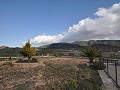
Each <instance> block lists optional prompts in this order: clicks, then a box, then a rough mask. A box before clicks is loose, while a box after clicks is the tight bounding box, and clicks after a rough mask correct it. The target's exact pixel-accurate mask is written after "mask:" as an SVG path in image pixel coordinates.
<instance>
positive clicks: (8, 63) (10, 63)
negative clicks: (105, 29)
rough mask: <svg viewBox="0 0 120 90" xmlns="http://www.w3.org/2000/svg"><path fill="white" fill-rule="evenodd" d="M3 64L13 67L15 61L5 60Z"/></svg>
mask: <svg viewBox="0 0 120 90" xmlns="http://www.w3.org/2000/svg"><path fill="white" fill-rule="evenodd" d="M3 65H8V66H10V67H13V63H12V62H5V63H4V64H3Z"/></svg>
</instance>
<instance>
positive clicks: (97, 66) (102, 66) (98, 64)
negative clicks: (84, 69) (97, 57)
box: [91, 61, 106, 70]
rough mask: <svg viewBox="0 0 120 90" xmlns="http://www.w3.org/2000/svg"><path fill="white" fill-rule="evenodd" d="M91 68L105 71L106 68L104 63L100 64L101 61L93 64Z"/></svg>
mask: <svg viewBox="0 0 120 90" xmlns="http://www.w3.org/2000/svg"><path fill="white" fill-rule="evenodd" d="M91 67H92V68H93V69H95V70H104V69H105V68H106V66H105V65H104V63H103V62H100V61H98V62H95V63H93V65H92V66H91Z"/></svg>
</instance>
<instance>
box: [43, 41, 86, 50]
mask: <svg viewBox="0 0 120 90" xmlns="http://www.w3.org/2000/svg"><path fill="white" fill-rule="evenodd" d="M43 47H44V46H42V48H43ZM45 48H46V49H65V50H68V49H81V48H84V46H80V45H79V44H73V43H52V44H50V45H47V46H46V47H45Z"/></svg>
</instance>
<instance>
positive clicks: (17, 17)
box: [0, 0, 120, 47]
mask: <svg viewBox="0 0 120 90" xmlns="http://www.w3.org/2000/svg"><path fill="white" fill-rule="evenodd" d="M119 2H120V1H119V0H0V45H6V46H11V47H16V46H22V42H25V41H27V40H28V39H32V41H33V42H34V43H33V45H35V43H37V41H34V39H35V37H38V36H39V37H40V36H42V35H44V36H58V35H59V34H62V35H63V33H64V32H68V31H69V27H73V25H75V24H77V23H78V22H79V21H81V20H83V19H86V18H88V17H90V18H91V19H95V18H97V17H98V16H96V15H95V13H96V12H97V10H98V8H100V7H104V8H109V7H112V5H113V4H115V3H119ZM71 37H72V36H71ZM48 38H49V37H48ZM56 38H57V37H56ZM43 39H44V38H43ZM38 40H39V39H38ZM76 40H77V39H76ZM80 40H82V39H80ZM63 41H65V40H63ZM51 43H52V42H51ZM43 44H44V43H43ZM46 44H47V43H46ZM48 44H49V43H48ZM39 45H41V42H39V41H38V43H37V46H39Z"/></svg>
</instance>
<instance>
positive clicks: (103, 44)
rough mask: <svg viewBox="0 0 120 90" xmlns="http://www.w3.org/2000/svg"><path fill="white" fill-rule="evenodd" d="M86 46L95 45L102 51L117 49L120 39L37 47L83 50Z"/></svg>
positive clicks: (119, 47) (119, 45)
mask: <svg viewBox="0 0 120 90" xmlns="http://www.w3.org/2000/svg"><path fill="white" fill-rule="evenodd" d="M87 46H95V47H97V48H99V49H100V50H102V51H115V52H117V51H119V50H120V40H89V41H75V42H73V43H52V44H49V45H45V46H42V47H39V49H63V50H83V49H84V48H86V47H87Z"/></svg>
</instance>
